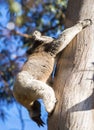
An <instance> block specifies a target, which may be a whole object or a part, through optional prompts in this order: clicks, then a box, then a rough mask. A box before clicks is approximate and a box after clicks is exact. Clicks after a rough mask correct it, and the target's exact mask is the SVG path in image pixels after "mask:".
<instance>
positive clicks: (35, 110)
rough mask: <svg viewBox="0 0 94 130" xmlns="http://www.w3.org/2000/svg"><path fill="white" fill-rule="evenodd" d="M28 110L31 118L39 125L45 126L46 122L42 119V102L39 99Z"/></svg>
mask: <svg viewBox="0 0 94 130" xmlns="http://www.w3.org/2000/svg"><path fill="white" fill-rule="evenodd" d="M28 111H29V115H30V118H31V119H32V120H33V121H34V122H36V123H37V125H38V126H39V127H40V126H44V124H45V123H44V122H43V121H42V119H41V104H40V102H39V101H35V102H34V103H33V105H31V107H30V109H29V110H28Z"/></svg>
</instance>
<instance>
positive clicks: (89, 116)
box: [48, 0, 94, 130]
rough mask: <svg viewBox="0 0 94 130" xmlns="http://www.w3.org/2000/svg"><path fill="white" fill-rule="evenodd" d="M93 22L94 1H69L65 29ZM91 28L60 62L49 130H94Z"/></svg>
mask: <svg viewBox="0 0 94 130" xmlns="http://www.w3.org/2000/svg"><path fill="white" fill-rule="evenodd" d="M88 18H90V19H92V21H94V0H69V3H68V10H67V20H66V27H70V26H72V25H74V24H75V23H77V21H79V20H83V19H88ZM93 88H94V25H93V24H92V26H90V27H87V28H86V29H84V30H83V31H82V32H81V33H79V34H78V35H77V36H76V37H75V38H74V39H73V40H72V42H71V43H70V44H69V45H68V47H66V49H65V50H64V51H63V52H62V55H61V57H60V58H59V61H58V65H57V69H56V75H55V81H54V89H55V93H56V97H57V100H58V102H57V104H56V108H55V111H54V113H53V115H52V116H51V117H50V118H49V120H48V130H94V89H93Z"/></svg>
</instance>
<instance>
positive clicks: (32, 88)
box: [13, 19, 91, 126]
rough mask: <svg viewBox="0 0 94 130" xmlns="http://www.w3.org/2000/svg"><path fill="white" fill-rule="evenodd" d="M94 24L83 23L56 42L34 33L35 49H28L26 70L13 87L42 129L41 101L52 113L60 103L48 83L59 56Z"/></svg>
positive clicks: (22, 103)
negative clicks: (81, 33) (41, 100)
mask: <svg viewBox="0 0 94 130" xmlns="http://www.w3.org/2000/svg"><path fill="white" fill-rule="evenodd" d="M90 24H91V20H89V19H85V20H83V21H79V22H78V23H77V24H75V25H74V26H72V27H70V28H68V29H66V30H64V31H63V33H61V35H60V36H59V38H57V39H54V38H51V37H48V36H42V34H41V33H40V32H39V31H35V32H34V33H33V34H32V38H31V40H32V41H33V45H32V47H30V49H29V50H28V54H29V55H28V59H27V61H26V62H25V63H24V65H23V68H22V70H21V71H20V72H19V73H18V74H17V76H16V80H15V83H14V87H13V95H14V97H15V99H16V100H17V101H18V102H19V103H20V104H21V105H23V106H24V107H25V108H27V110H28V112H29V115H30V117H31V119H32V120H33V121H35V122H36V123H37V124H38V126H43V125H44V122H43V121H42V119H41V104H40V103H39V101H38V99H43V102H44V105H45V108H46V111H47V112H48V113H51V112H52V111H53V110H54V108H55V104H56V101H57V100H56V96H55V92H54V89H53V88H52V87H51V86H50V85H48V84H47V81H48V79H49V77H50V76H51V73H52V71H53V67H54V62H55V58H56V56H57V54H58V53H59V52H61V51H62V50H63V49H64V48H65V47H66V46H67V45H68V44H69V42H70V41H71V40H72V39H73V38H74V37H75V36H76V35H77V34H78V33H79V32H80V31H81V30H82V29H83V28H85V27H87V26H89V25H90Z"/></svg>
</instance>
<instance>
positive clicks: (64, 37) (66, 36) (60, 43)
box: [54, 19, 92, 53]
mask: <svg viewBox="0 0 94 130" xmlns="http://www.w3.org/2000/svg"><path fill="white" fill-rule="evenodd" d="M91 23H92V22H91V20H90V19H85V20H83V21H79V22H78V23H77V24H76V25H74V26H72V27H70V28H68V29H65V30H64V31H63V33H61V35H60V37H59V38H58V39H57V40H55V42H54V44H56V45H57V48H58V49H57V51H56V53H59V52H60V51H62V50H63V49H64V48H65V47H66V46H67V45H68V44H69V42H70V41H71V40H72V39H73V38H74V37H75V36H76V35H77V34H78V33H79V32H80V31H81V30H82V29H83V28H85V27H87V26H89V25H90V24H91Z"/></svg>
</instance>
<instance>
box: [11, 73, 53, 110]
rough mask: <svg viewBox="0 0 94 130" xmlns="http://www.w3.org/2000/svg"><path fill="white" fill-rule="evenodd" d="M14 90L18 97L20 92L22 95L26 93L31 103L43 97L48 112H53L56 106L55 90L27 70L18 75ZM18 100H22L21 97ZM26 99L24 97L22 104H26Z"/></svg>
mask: <svg viewBox="0 0 94 130" xmlns="http://www.w3.org/2000/svg"><path fill="white" fill-rule="evenodd" d="M13 91H14V92H13V93H14V95H15V97H17V98H19V94H20V95H22V96H21V97H23V95H24V94H25V95H26V97H27V100H29V104H30V101H31V102H34V101H35V100H37V99H39V98H41V99H43V102H44V105H45V107H46V110H47V112H48V113H51V112H52V111H53V109H54V107H55V103H56V98H55V93H54V90H53V89H52V88H51V87H50V86H49V85H47V84H46V83H44V82H42V81H39V80H36V79H34V78H33V77H32V75H30V74H29V73H28V72H27V71H22V72H20V73H19V74H18V75H17V79H16V83H15V85H14V89H13ZM17 100H18V101H20V99H17ZM24 101H25V100H24V98H23V101H22V103H21V104H22V105H24V106H26V105H25V103H24ZM27 103H28V101H27Z"/></svg>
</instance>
